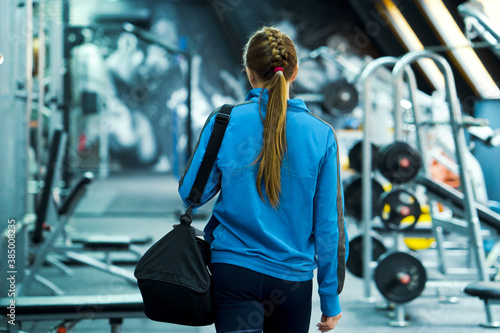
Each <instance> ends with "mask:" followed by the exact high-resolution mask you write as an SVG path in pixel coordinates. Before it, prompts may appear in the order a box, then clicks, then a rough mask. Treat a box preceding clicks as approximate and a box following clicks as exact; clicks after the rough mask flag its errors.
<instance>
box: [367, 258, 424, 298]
mask: <svg viewBox="0 0 500 333" xmlns="http://www.w3.org/2000/svg"><path fill="white" fill-rule="evenodd" d="M374 279H375V284H376V286H377V288H378V290H379V291H380V293H381V294H382V295H383V296H384V297H385V298H386V299H387V300H389V301H391V302H395V303H406V302H409V301H412V300H414V299H415V298H417V297H418V296H420V294H421V293H422V291H423V290H424V288H425V283H426V282H427V273H426V271H425V267H424V266H423V265H422V263H421V262H420V260H418V258H417V257H415V256H414V255H412V254H410V253H406V252H392V253H387V254H385V255H383V256H382V257H380V259H379V264H378V265H377V267H376V268H375V274H374Z"/></svg>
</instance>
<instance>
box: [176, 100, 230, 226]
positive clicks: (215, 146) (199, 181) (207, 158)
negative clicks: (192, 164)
mask: <svg viewBox="0 0 500 333" xmlns="http://www.w3.org/2000/svg"><path fill="white" fill-rule="evenodd" d="M233 107H234V105H231V104H224V105H223V106H222V107H221V108H220V110H219V112H218V113H217V115H216V116H215V124H214V129H213V131H212V134H211V135H210V139H209V140H208V144H207V149H206V150H205V155H203V159H202V161H201V164H200V169H199V170H198V174H197V175H196V178H195V180H194V183H193V187H192V188H191V192H190V193H189V196H188V198H187V200H188V201H189V202H190V203H191V204H190V205H189V207H188V208H187V210H186V212H185V213H184V215H182V216H181V218H180V221H181V223H184V224H187V225H190V224H191V222H192V221H193V219H192V217H191V212H192V210H193V208H194V207H195V206H197V205H199V204H200V201H201V196H202V195H203V191H204V190H205V185H206V184H207V181H208V177H209V176H210V172H211V171H212V167H213V165H214V163H215V159H216V158H217V154H218V153H219V148H220V146H221V144H222V139H223V138H224V133H225V132H226V128H227V124H228V123H229V120H230V119H231V111H232V110H233Z"/></svg>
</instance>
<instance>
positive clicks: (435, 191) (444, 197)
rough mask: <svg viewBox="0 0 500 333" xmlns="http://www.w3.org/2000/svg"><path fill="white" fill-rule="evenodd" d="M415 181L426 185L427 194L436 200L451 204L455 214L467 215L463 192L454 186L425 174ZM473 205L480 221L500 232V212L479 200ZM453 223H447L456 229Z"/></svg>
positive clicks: (466, 230)
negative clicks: (427, 176)
mask: <svg viewBox="0 0 500 333" xmlns="http://www.w3.org/2000/svg"><path fill="white" fill-rule="evenodd" d="M415 182H416V183H417V184H420V185H422V186H424V187H425V189H426V190H427V194H428V195H429V196H430V197H432V198H433V199H434V200H436V201H439V202H443V203H446V205H447V206H449V207H450V208H451V209H452V210H453V212H454V213H455V214H458V215H459V216H464V215H465V209H466V208H465V206H464V194H463V193H461V192H459V191H457V190H455V189H454V188H453V187H451V186H449V185H447V184H445V183H438V182H437V181H435V180H431V179H429V178H426V177H423V176H419V177H417V178H416V179H415ZM473 205H474V208H475V209H476V210H477V215H478V218H479V221H480V222H481V223H484V224H485V225H487V226H488V227H490V228H492V229H494V230H496V232H497V233H500V214H498V213H496V212H494V211H493V210H491V209H490V208H488V207H486V206H484V205H482V204H480V203H478V202H473ZM436 222H438V223H439V219H438V220H436ZM452 223H453V222H452V221H449V222H448V223H447V225H448V226H449V227H450V228H452V229H453V230H455V231H456V229H457V226H455V225H453V224H452ZM444 227H445V228H446V225H444ZM462 228H463V226H462ZM464 232H468V229H465V230H464Z"/></svg>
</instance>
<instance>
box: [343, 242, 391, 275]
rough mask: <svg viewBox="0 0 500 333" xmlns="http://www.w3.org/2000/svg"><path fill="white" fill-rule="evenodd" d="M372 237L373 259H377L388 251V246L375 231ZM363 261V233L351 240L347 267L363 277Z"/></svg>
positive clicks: (354, 273)
mask: <svg viewBox="0 0 500 333" xmlns="http://www.w3.org/2000/svg"><path fill="white" fill-rule="evenodd" d="M371 238H372V260H373V261H376V260H377V259H378V258H379V257H380V256H381V255H382V254H384V253H385V252H387V248H386V247H385V245H384V243H383V242H382V238H381V237H380V236H379V235H377V234H375V233H373V234H372V235H371ZM363 261H364V260H363V235H358V236H356V237H354V238H353V239H352V240H351V241H350V242H349V258H348V259H347V264H346V267H347V269H348V270H349V272H351V273H352V275H354V276H357V277H359V278H362V277H363Z"/></svg>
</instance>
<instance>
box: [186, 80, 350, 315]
mask: <svg viewBox="0 0 500 333" xmlns="http://www.w3.org/2000/svg"><path fill="white" fill-rule="evenodd" d="M267 100H268V90H267V89H266V90H263V89H261V88H256V89H253V90H251V91H250V92H249V94H248V96H247V98H246V99H245V102H243V103H241V104H237V105H235V107H234V108H233V110H232V112H231V118H230V121H229V124H228V126H227V129H226V133H225V134H224V138H223V141H222V144H221V147H220V150H219V153H218V155H217V159H216V161H215V164H214V166H213V169H212V171H211V174H210V177H209V179H208V182H207V185H206V187H205V190H204V193H203V195H202V198H201V204H202V205H203V204H204V203H206V202H207V201H209V200H210V199H211V198H213V197H214V196H215V195H216V194H217V193H219V191H220V194H219V197H218V199H217V200H216V203H215V204H214V207H213V217H214V218H212V219H211V220H210V222H209V223H208V224H207V226H206V227H205V233H206V235H205V238H206V239H207V240H208V241H209V242H210V243H211V249H212V263H225V264H232V265H237V266H241V267H244V268H248V269H251V270H254V271H256V272H259V273H262V274H266V275H269V276H272V277H275V278H279V279H283V280H288V281H307V280H310V279H312V278H313V276H314V274H313V271H314V269H316V268H318V273H317V279H318V286H319V295H320V301H321V311H322V313H323V314H325V315H327V316H330V317H332V316H336V315H337V314H339V313H340V312H341V309H340V304H339V294H340V292H341V291H342V288H343V285H344V277H345V262H346V260H347V254H348V238H347V231H346V227H345V224H344V214H343V196H342V193H343V192H342V187H341V180H340V168H339V155H338V154H339V153H338V145H337V140H336V137H335V133H334V131H333V128H332V127H331V126H330V125H329V124H327V123H325V122H324V121H322V120H320V119H319V118H317V117H315V116H314V115H313V114H312V113H311V112H310V111H309V110H308V109H307V107H306V105H305V104H304V102H303V101H302V100H299V99H291V100H288V110H287V118H286V139H287V150H286V153H285V157H284V160H283V166H282V169H281V191H282V195H281V196H280V203H279V206H278V207H277V208H273V207H272V206H271V205H270V204H269V201H268V200H267V197H266V196H265V191H264V190H263V191H262V192H263V194H264V198H265V201H263V200H262V199H261V198H260V196H259V193H258V191H257V185H256V178H257V171H258V164H256V163H255V160H256V158H257V156H258V154H259V152H260V150H261V147H262V134H263V122H262V119H263V118H262V117H265V113H266V105H267ZM259 101H260V110H259ZM218 111H219V109H217V110H215V111H214V112H213V113H212V114H211V115H210V116H209V118H208V120H207V122H206V124H205V126H204V128H203V130H202V132H201V135H200V138H199V141H198V144H197V146H196V150H195V152H194V154H193V156H191V159H190V160H189V162H188V164H187V166H186V170H185V172H184V175H183V176H182V178H181V180H180V183H179V193H180V195H181V197H182V199H183V200H184V201H185V202H186V203H187V204H190V203H189V202H188V200H187V198H188V196H189V193H190V191H191V187H192V186H193V183H194V180H195V178H196V175H197V173H198V169H199V167H200V164H201V160H202V158H203V155H204V154H205V150H206V147H207V144H208V140H209V138H210V134H211V133H212V130H213V127H214V122H215V115H216V114H217V112H218ZM259 112H260V113H261V114H260V113H259Z"/></svg>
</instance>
